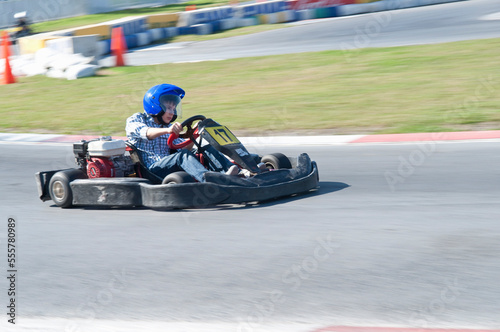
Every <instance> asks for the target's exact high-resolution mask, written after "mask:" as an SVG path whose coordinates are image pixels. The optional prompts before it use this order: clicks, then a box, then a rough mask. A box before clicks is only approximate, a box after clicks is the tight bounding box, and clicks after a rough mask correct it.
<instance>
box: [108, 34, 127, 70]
mask: <svg viewBox="0 0 500 332" xmlns="http://www.w3.org/2000/svg"><path fill="white" fill-rule="evenodd" d="M111 52H112V53H113V55H114V56H116V67H120V66H125V60H124V58H123V54H124V53H126V52H127V43H126V41H125V36H124V35H123V28H122V27H118V28H113V31H112V32H111Z"/></svg>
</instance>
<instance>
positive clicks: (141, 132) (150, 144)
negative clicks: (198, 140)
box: [125, 113, 184, 168]
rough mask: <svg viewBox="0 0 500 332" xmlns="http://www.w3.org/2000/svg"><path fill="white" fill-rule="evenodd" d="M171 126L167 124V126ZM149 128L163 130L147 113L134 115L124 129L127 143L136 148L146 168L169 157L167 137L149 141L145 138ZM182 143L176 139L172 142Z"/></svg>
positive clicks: (163, 136)
mask: <svg viewBox="0 0 500 332" xmlns="http://www.w3.org/2000/svg"><path fill="white" fill-rule="evenodd" d="M171 125H172V124H169V126H171ZM169 126H168V127H169ZM149 127H152V128H165V126H163V125H161V124H157V123H156V122H155V121H154V119H153V117H152V116H150V115H149V114H147V113H135V114H134V115H132V116H131V117H129V118H128V119H127V125H126V127H125V131H126V132H127V139H128V141H129V142H130V143H132V144H133V145H134V146H135V147H136V148H137V150H138V153H139V157H140V158H141V160H142V162H143V163H144V164H145V166H146V167H147V168H150V167H151V165H153V164H154V163H155V162H157V161H159V160H161V159H162V158H163V157H166V156H168V155H170V148H169V147H168V145H167V140H168V136H169V135H168V134H166V135H162V136H160V137H157V138H155V139H152V140H150V139H148V138H147V137H146V132H147V131H148V128H149ZM182 141H184V140H183V139H182V138H178V139H176V140H174V143H175V144H178V143H180V142H182Z"/></svg>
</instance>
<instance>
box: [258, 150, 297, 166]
mask: <svg viewBox="0 0 500 332" xmlns="http://www.w3.org/2000/svg"><path fill="white" fill-rule="evenodd" d="M260 162H262V163H264V164H266V167H267V168H268V169H283V168H287V169H290V168H292V163H290V159H288V157H287V156H285V155H284V154H283V153H279V152H277V153H271V154H268V155H265V156H264V157H262V159H261V161H260Z"/></svg>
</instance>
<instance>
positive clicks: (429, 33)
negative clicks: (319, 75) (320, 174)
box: [100, 0, 500, 66]
mask: <svg viewBox="0 0 500 332" xmlns="http://www.w3.org/2000/svg"><path fill="white" fill-rule="evenodd" d="M498 12H500V2H499V1H494V0H469V1H461V2H454V3H448V4H441V5H433V6H423V7H415V8H407V9H400V10H393V11H385V12H378V13H370V14H364V15H356V16H348V17H340V18H329V19H321V20H311V21H299V22H295V23H290V24H288V25H289V26H290V27H288V28H284V29H278V30H271V31H266V32H261V33H256V34H252V35H244V36H236V37H231V38H223V39H217V40H209V41H201V42H183V43H172V44H164V45H157V46H148V47H144V48H142V49H137V50H134V51H133V52H131V53H128V54H126V56H125V60H126V63H127V65H131V66H136V65H152V64H159V63H175V62H191V61H193V62H195V61H207V60H224V59H231V58H241V57H253V56H264V55H276V54H288V53H300V52H317V51H325V50H346V49H361V48H366V47H392V46H403V45H419V44H434V43H445V42H453V41H461V40H470V39H485V38H498V37H500V17H499V16H498V15H497V13H498ZM100 64H101V65H103V66H112V65H114V58H113V57H106V58H104V59H102V60H101V61H100Z"/></svg>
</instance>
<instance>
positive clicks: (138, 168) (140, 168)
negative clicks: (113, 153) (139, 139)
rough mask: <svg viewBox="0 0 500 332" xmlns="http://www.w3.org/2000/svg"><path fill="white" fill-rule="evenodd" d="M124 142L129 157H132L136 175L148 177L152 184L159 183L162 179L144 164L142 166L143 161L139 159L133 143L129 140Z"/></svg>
mask: <svg viewBox="0 0 500 332" xmlns="http://www.w3.org/2000/svg"><path fill="white" fill-rule="evenodd" d="M125 144H126V145H127V149H126V150H127V151H128V152H129V154H130V158H132V161H133V162H134V163H135V172H136V173H137V175H138V176H139V177H141V178H145V179H148V180H149V181H151V182H152V183H154V184H159V183H161V182H162V181H163V179H162V178H161V177H159V176H158V175H156V174H154V173H153V172H151V171H150V170H149V169H148V168H147V167H146V166H144V162H143V161H142V160H141V158H140V156H139V153H138V151H137V148H136V147H135V145H133V144H132V143H130V142H129V141H126V142H125Z"/></svg>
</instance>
